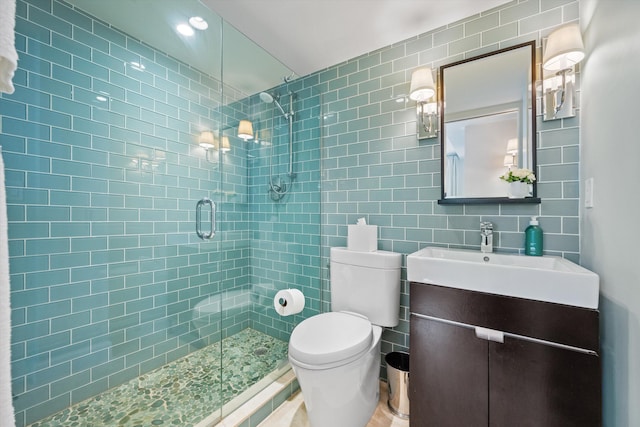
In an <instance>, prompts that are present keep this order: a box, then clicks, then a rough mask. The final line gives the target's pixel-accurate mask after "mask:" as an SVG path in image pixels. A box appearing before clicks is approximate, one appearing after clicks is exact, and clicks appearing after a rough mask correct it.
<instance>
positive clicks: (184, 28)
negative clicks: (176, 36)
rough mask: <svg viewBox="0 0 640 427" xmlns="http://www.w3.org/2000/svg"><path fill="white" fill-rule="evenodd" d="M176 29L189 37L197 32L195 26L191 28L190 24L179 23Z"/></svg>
mask: <svg viewBox="0 0 640 427" xmlns="http://www.w3.org/2000/svg"><path fill="white" fill-rule="evenodd" d="M176 30H177V31H178V32H179V33H180V34H182V35H183V36H187V37H190V36H192V35H194V34H195V32H194V31H193V28H191V26H190V25H189V24H179V25H178V26H176Z"/></svg>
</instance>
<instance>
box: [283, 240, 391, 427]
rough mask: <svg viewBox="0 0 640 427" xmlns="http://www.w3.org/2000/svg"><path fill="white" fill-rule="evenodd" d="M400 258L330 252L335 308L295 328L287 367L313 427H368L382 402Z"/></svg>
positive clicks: (378, 253) (387, 254)
mask: <svg viewBox="0 0 640 427" xmlns="http://www.w3.org/2000/svg"><path fill="white" fill-rule="evenodd" d="M401 267H402V255H401V254H398V253H393V252H385V251H376V252H355V251H349V250H347V248H331V270H330V272H331V308H332V310H333V311H331V312H329V313H322V314H319V315H316V316H312V317H310V318H308V319H306V320H304V321H302V322H301V323H300V324H299V325H298V326H296V327H295V329H294V330H293V332H292V333H291V339H290V340H289V362H290V363H291V366H292V367H293V371H294V372H295V374H296V377H297V378H298V382H299V383H300V388H301V389H302V395H303V397H304V402H305V405H306V408H307V415H308V417H309V422H310V424H311V426H312V427H336V426H348V427H364V426H365V425H366V424H367V422H368V421H369V419H370V418H371V415H372V414H373V412H374V410H375V408H376V405H377V404H378V397H379V384H378V382H379V380H378V377H379V372H380V337H381V335H382V327H391V326H396V325H397V324H398V322H399V311H400V269H401Z"/></svg>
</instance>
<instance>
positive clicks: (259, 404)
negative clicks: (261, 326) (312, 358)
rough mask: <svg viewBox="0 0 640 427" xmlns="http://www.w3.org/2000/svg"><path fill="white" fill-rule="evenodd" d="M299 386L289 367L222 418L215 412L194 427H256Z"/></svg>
mask: <svg viewBox="0 0 640 427" xmlns="http://www.w3.org/2000/svg"><path fill="white" fill-rule="evenodd" d="M299 388H300V386H299V385H298V381H297V379H296V376H295V375H294V373H293V370H292V369H290V368H289V369H288V370H287V371H286V372H285V373H284V374H282V375H281V376H280V377H279V378H277V379H276V380H275V381H273V383H271V384H270V385H269V386H267V387H266V388H265V389H264V390H262V391H261V392H259V393H258V394H256V395H255V396H254V397H253V398H251V399H250V400H249V401H248V402H246V403H244V404H243V405H241V406H240V407H239V408H237V409H236V410H234V411H233V412H231V413H230V414H229V415H227V416H225V417H224V418H223V419H222V420H220V419H219V416H218V415H217V414H212V415H211V416H209V417H207V418H205V419H204V420H202V421H201V422H199V423H198V424H196V425H195V427H213V426H216V427H256V426H257V425H258V424H260V423H261V422H262V421H263V420H264V419H265V418H267V417H268V416H269V415H270V414H271V413H272V412H273V411H274V410H275V409H276V408H278V407H279V406H280V405H281V404H282V403H284V401H286V400H287V399H288V398H289V397H290V396H291V395H292V394H294V393H295V392H296V391H298V390H299Z"/></svg>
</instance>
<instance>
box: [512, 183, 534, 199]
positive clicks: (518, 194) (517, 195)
mask: <svg viewBox="0 0 640 427" xmlns="http://www.w3.org/2000/svg"><path fill="white" fill-rule="evenodd" d="M527 196H529V184H527V183H526V182H521V181H516V182H510V183H509V198H510V199H524V198H525V197H527Z"/></svg>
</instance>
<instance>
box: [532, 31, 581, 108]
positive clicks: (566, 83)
mask: <svg viewBox="0 0 640 427" xmlns="http://www.w3.org/2000/svg"><path fill="white" fill-rule="evenodd" d="M584 55H585V54H584V44H583V43H582V35H581V34H580V28H579V27H578V24H575V23H574V24H569V25H565V26H563V27H560V28H558V29H556V30H554V31H553V32H552V33H551V34H549V37H548V38H547V43H546V46H545V49H544V55H543V58H542V103H543V108H544V115H543V120H556V119H562V118H565V117H573V116H575V108H574V103H575V88H574V84H575V73H574V71H575V66H576V65H577V64H578V63H579V62H580V61H582V59H584ZM545 71H547V72H552V73H553V74H549V73H547V75H546V76H545Z"/></svg>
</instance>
